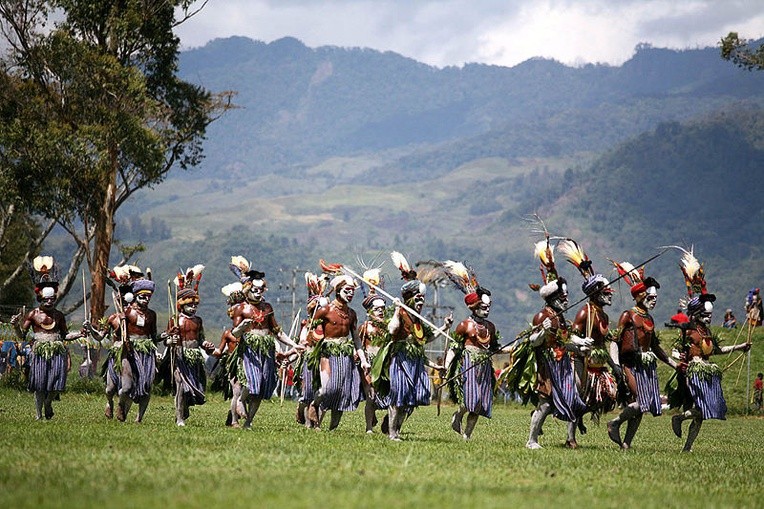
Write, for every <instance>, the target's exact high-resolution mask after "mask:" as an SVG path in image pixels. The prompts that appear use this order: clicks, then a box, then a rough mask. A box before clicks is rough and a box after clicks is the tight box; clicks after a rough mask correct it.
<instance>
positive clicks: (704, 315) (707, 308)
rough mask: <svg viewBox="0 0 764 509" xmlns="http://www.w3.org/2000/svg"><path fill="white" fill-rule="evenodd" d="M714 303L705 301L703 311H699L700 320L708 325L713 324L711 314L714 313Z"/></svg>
mask: <svg viewBox="0 0 764 509" xmlns="http://www.w3.org/2000/svg"><path fill="white" fill-rule="evenodd" d="M713 311H714V305H713V304H711V303H710V302H704V303H703V311H701V312H700V313H699V315H700V316H699V317H700V321H701V322H703V323H704V324H706V325H711V316H712V315H713Z"/></svg>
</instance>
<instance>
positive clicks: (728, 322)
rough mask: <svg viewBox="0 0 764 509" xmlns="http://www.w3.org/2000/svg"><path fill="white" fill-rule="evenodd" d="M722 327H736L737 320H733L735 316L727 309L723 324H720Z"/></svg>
mask: <svg viewBox="0 0 764 509" xmlns="http://www.w3.org/2000/svg"><path fill="white" fill-rule="evenodd" d="M722 327H724V328H725V329H734V328H735V327H737V318H735V315H733V314H732V310H731V309H729V308H727V310H726V311H725V312H724V322H723V323H722Z"/></svg>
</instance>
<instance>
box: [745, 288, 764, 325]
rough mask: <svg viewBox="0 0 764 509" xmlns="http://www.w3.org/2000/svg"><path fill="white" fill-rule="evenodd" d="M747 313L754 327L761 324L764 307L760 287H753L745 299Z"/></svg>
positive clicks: (747, 317)
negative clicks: (763, 306)
mask: <svg viewBox="0 0 764 509" xmlns="http://www.w3.org/2000/svg"><path fill="white" fill-rule="evenodd" d="M745 314H746V319H747V320H748V323H750V324H751V325H753V326H754V327H760V326H761V320H762V317H764V308H762V303H761V294H760V293H759V289H758V288H751V289H750V290H749V292H748V296H747V297H746V299H745Z"/></svg>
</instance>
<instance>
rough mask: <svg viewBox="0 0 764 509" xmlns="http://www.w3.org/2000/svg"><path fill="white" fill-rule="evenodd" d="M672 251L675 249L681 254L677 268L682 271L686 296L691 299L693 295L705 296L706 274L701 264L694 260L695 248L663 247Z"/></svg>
mask: <svg viewBox="0 0 764 509" xmlns="http://www.w3.org/2000/svg"><path fill="white" fill-rule="evenodd" d="M664 247H669V248H673V249H677V250H679V251H680V252H681V253H682V258H681V259H680V261H679V268H680V269H681V270H682V275H683V276H684V284H685V286H686V287H687V295H688V296H689V297H692V296H693V294H705V293H707V290H706V273H705V270H703V264H701V263H700V262H699V261H698V259H697V258H695V254H694V250H695V246H690V250H689V251H688V250H687V249H685V248H683V247H680V246H664Z"/></svg>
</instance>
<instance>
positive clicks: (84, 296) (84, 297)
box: [82, 268, 93, 373]
mask: <svg viewBox="0 0 764 509" xmlns="http://www.w3.org/2000/svg"><path fill="white" fill-rule="evenodd" d="M82 305H83V307H84V308H85V321H86V322H90V319H89V317H88V292H87V288H86V287H85V269H84V268H83V269H82ZM85 351H86V352H87V357H88V359H87V364H86V365H87V367H88V373H90V366H91V365H92V364H93V361H92V360H91V358H90V342H89V341H88V340H87V337H86V338H85Z"/></svg>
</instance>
